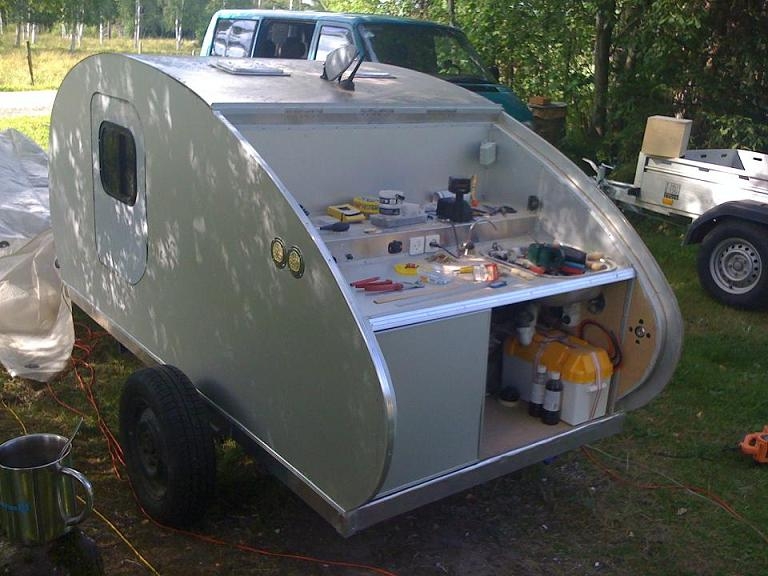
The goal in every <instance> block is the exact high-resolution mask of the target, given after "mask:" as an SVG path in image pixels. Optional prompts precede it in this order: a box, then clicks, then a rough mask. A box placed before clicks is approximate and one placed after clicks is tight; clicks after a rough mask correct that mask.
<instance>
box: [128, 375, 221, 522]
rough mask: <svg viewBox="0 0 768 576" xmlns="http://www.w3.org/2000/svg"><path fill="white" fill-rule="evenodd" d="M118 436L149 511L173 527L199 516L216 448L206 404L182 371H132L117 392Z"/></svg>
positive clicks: (134, 483)
mask: <svg viewBox="0 0 768 576" xmlns="http://www.w3.org/2000/svg"><path fill="white" fill-rule="evenodd" d="M120 439H121V442H122V447H123V454H124V456H125V461H126V466H127V468H128V476H129V477H130V479H131V484H132V486H133V490H134V492H135V493H136V497H137V498H138V500H139V504H140V505H141V506H142V508H143V509H144V510H145V511H146V512H147V514H149V515H150V516H151V517H152V518H154V519H155V520H157V521H158V522H161V523H163V524H167V525H169V526H176V527H185V526H188V525H189V524H191V523H193V522H194V521H195V520H197V519H198V518H200V516H202V514H203V513H204V512H205V509H206V506H207V504H208V501H209V500H210V498H211V495H212V494H213V490H214V484H215V480H216V451H215V447H214V442H213V434H212V431H211V427H210V425H209V422H208V418H207V414H206V408H205V403H204V401H203V400H202V398H201V397H200V395H199V394H198V393H197V391H196V390H195V388H194V386H193V385H192V383H191V382H190V381H189V379H188V378H187V377H186V376H185V375H184V374H183V373H182V372H181V370H179V369H178V368H175V367H173V366H158V367H153V368H144V369H142V370H138V371H136V372H134V373H133V374H131V376H130V377H129V378H128V380H127V381H126V383H125V386H124V388H123V392H122V395H121V397H120Z"/></svg>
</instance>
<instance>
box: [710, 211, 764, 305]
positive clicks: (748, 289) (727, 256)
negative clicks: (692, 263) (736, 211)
mask: <svg viewBox="0 0 768 576" xmlns="http://www.w3.org/2000/svg"><path fill="white" fill-rule="evenodd" d="M696 268H697V271H698V274H699V281H700V282H701V285H702V286H703V287H704V289H705V290H706V291H707V292H708V293H709V294H710V295H711V296H712V297H713V298H714V299H715V300H718V301H719V302H722V303H723V304H725V305H727V306H732V307H734V308H746V309H756V308H764V307H765V306H766V305H768V229H767V228H766V227H765V226H761V225H759V224H754V223H752V222H743V221H740V222H734V221H731V222H725V223H723V224H718V225H717V226H715V227H714V228H713V229H712V230H711V231H710V232H709V233H708V234H707V235H706V236H705V237H704V241H703V242H702V243H701V249H700V250H699V255H698V259H697V262H696Z"/></svg>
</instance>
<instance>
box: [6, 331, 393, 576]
mask: <svg viewBox="0 0 768 576" xmlns="http://www.w3.org/2000/svg"><path fill="white" fill-rule="evenodd" d="M76 327H77V331H78V332H79V333H81V334H82V335H81V336H80V337H78V338H77V340H76V341H75V346H74V350H73V352H72V358H71V366H70V369H69V370H67V371H66V372H64V373H63V374H61V375H60V376H58V377H57V378H56V379H55V381H56V382H61V381H62V380H63V379H64V377H65V376H66V375H67V374H68V373H69V372H70V371H71V372H73V375H74V378H75V381H76V382H77V386H78V388H80V390H81V391H82V392H83V394H84V396H85V398H86V401H87V402H88V404H90V406H91V409H92V410H93V413H94V415H95V418H96V423H97V425H98V427H99V430H100V431H101V433H102V436H103V437H104V440H105V441H106V443H107V448H108V451H109V455H110V458H111V459H112V470H113V472H114V474H115V476H116V477H117V478H118V479H122V476H121V475H120V470H119V469H120V468H121V467H124V466H125V460H124V458H123V450H122V448H121V447H120V443H119V442H118V440H117V438H116V437H115V435H114V434H113V433H112V430H111V429H110V428H109V425H108V424H107V422H106V421H105V420H104V418H103V417H102V415H101V409H100V406H99V402H98V400H97V399H96V394H95V393H94V390H93V389H94V386H95V384H96V374H95V371H94V369H93V366H92V365H91V364H90V363H89V362H88V359H89V357H90V355H91V354H92V353H93V351H94V349H95V348H96V346H97V345H98V343H99V341H100V340H101V338H102V337H104V336H105V335H106V333H105V332H100V331H99V332H97V331H93V330H91V328H89V327H88V326H85V325H82V324H77V326H76ZM83 373H85V375H84V374H83ZM47 387H48V392H49V393H50V395H51V397H52V398H53V399H54V401H55V402H56V403H57V404H59V405H60V406H62V407H63V408H65V409H66V410H69V411H70V412H72V413H74V414H77V415H78V416H80V417H82V418H85V417H86V414H85V413H84V412H83V411H82V410H79V409H78V408H75V407H74V406H71V405H69V404H67V403H66V402H64V401H63V400H61V399H60V398H59V396H58V395H57V394H56V392H55V391H54V389H53V386H51V383H50V382H49V383H48V384H47ZM3 406H4V407H5V408H6V410H8V411H9V412H10V413H11V414H12V415H13V416H14V418H15V419H16V420H17V422H19V424H20V426H21V428H22V430H24V433H26V427H25V426H24V423H23V422H22V421H21V419H20V418H19V416H18V415H17V414H16V413H15V412H14V411H13V410H12V409H11V407H10V406H8V405H7V404H6V403H5V402H3ZM132 491H133V490H132ZM133 497H134V499H135V500H136V504H137V505H138V506H139V509H140V510H141V512H142V513H143V514H144V516H146V518H147V519H149V520H150V521H151V522H152V523H154V524H155V525H156V526H158V527H159V528H161V529H163V530H168V531H171V532H176V533H178V534H182V535H184V536H187V537H189V538H195V539H197V540H200V541H202V542H207V543H209V544H215V545H217V546H226V547H229V548H233V549H236V550H240V551H242V552H248V553H251V554H258V555H260V556H267V557H272V558H283V559H289V560H297V561H301V562H309V563H312V564H319V565H322V566H336V567H340V568H355V569H360V570H366V571H368V572H371V573H374V574H380V575H381V576H397V575H396V574H395V573H394V572H390V571H389V570H385V569H384V568H378V567H376V566H369V565H366V564H358V563H355V562H345V561H341V560H323V559H321V558H314V557H312V556H304V555H301V554H292V553H288V552H273V551H270V550H266V549H263V548H256V547H253V546H248V545H246V544H237V543H232V542H227V541H225V540H222V539H220V538H216V537H215V536H209V535H206V534H199V533H196V532H190V531H187V530H181V529H178V528H174V527H171V526H165V525H163V524H161V523H159V522H157V521H155V520H154V519H153V518H151V517H150V516H149V514H147V513H146V511H145V510H144V509H143V508H142V507H141V505H140V504H139V502H138V498H137V496H136V493H135V492H133ZM95 513H96V515H97V516H98V517H99V518H100V519H102V521H103V522H104V523H106V524H107V525H108V526H109V527H110V528H111V529H112V530H113V531H115V532H116V533H117V535H118V536H119V537H120V539H121V540H123V542H124V543H125V544H126V545H127V546H128V547H129V548H130V549H131V551H132V552H133V553H134V554H135V555H136V557H137V558H138V559H139V560H140V561H141V562H142V563H143V564H144V565H145V566H146V567H147V568H148V569H149V570H150V572H152V574H154V575H155V576H160V574H159V572H157V570H156V569H155V568H154V567H153V566H152V565H151V564H150V563H149V562H148V561H147V560H146V559H145V558H144V557H143V556H142V555H141V554H140V553H139V551H138V550H137V549H136V548H135V547H134V546H133V544H131V542H130V541H129V540H128V538H127V537H125V535H124V534H122V533H121V532H120V531H119V530H118V529H117V528H116V527H115V526H114V525H113V524H112V523H111V522H110V521H109V520H108V519H107V518H106V517H104V516H103V514H101V513H100V512H98V511H95Z"/></svg>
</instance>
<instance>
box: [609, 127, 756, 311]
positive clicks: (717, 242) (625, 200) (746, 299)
mask: <svg viewBox="0 0 768 576" xmlns="http://www.w3.org/2000/svg"><path fill="white" fill-rule="evenodd" d="M689 122H690V121H681V120H678V119H675V118H666V117H659V116H656V117H651V118H649V123H648V126H647V127H646V136H645V138H644V142H643V151H642V152H640V154H639V156H638V159H637V169H636V171H635V179H634V182H633V183H632V184H631V185H630V184H626V183H622V182H617V181H614V180H607V179H605V178H604V176H605V171H604V169H603V170H600V171H599V175H598V181H599V183H600V186H601V188H602V189H603V190H604V191H605V192H606V193H607V194H608V195H609V196H611V197H612V198H613V199H614V200H616V201H617V202H620V203H621V204H622V205H623V206H626V207H630V208H638V209H643V210H650V211H652V212H656V213H659V214H663V215H665V216H673V217H677V218H682V219H684V220H685V221H686V222H688V223H690V227H689V228H688V232H687V234H686V236H685V241H684V242H685V243H686V244H698V243H701V249H700V250H699V256H698V260H697V269H698V275H699V280H700V282H701V284H702V286H703V287H704V288H705V289H706V290H707V292H709V293H710V294H711V295H712V296H713V297H714V298H715V299H717V300H719V301H721V302H723V303H724V304H727V305H730V306H735V307H739V308H762V307H765V306H766V305H768V154H762V153H760V152H753V151H751V150H737V149H725V150H687V149H686V148H687V142H688V135H687V133H686V131H685V130H683V129H681V126H689V125H690V124H689ZM684 123H685V124H684ZM670 144H671V147H670Z"/></svg>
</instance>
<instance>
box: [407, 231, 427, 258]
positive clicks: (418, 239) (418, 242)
mask: <svg viewBox="0 0 768 576" xmlns="http://www.w3.org/2000/svg"><path fill="white" fill-rule="evenodd" d="M408 254H410V255H411V256H418V255H419V254H424V236H413V237H411V239H410V241H409V244H408Z"/></svg>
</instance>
